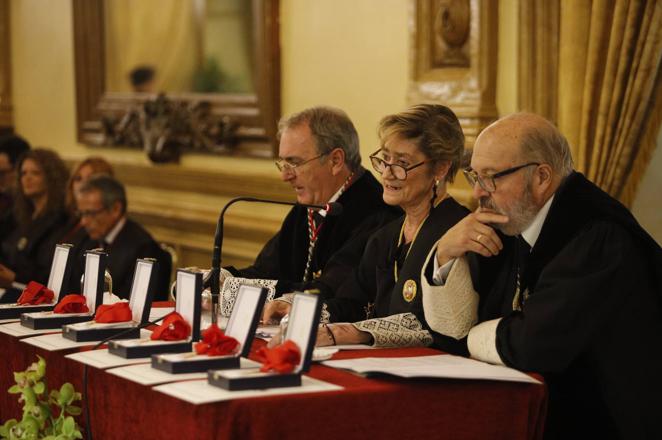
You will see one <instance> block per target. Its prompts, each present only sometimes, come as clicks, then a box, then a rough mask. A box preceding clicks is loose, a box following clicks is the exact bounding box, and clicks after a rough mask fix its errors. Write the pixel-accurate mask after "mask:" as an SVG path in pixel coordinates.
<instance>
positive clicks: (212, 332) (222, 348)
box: [193, 324, 239, 356]
mask: <svg viewBox="0 0 662 440" xmlns="http://www.w3.org/2000/svg"><path fill="white" fill-rule="evenodd" d="M201 336H202V341H200V342H197V343H196V344H195V345H194V346H193V348H194V349H195V352H196V353H197V354H206V355H207V356H224V355H227V354H234V353H236V352H237V349H238V348H239V341H237V340H236V339H235V338H233V337H232V336H226V335H225V333H223V330H221V329H220V328H218V325H216V324H212V325H210V326H209V327H207V328H206V329H205V330H204V331H203V332H202V335H201Z"/></svg>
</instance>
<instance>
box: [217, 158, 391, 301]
mask: <svg viewBox="0 0 662 440" xmlns="http://www.w3.org/2000/svg"><path fill="white" fill-rule="evenodd" d="M361 173H362V174H361V175H360V176H359V177H358V178H357V179H356V181H355V182H354V183H353V184H352V185H350V186H349V188H347V190H346V191H345V192H344V193H343V194H342V195H341V196H340V197H339V198H338V202H339V203H341V204H342V206H343V211H342V213H341V214H340V215H338V216H329V217H327V218H326V219H324V221H323V224H322V229H321V230H320V233H319V237H318V239H317V244H316V246H315V250H314V253H313V258H312V262H311V273H312V274H316V275H319V276H318V277H315V278H314V279H313V280H312V281H310V282H308V283H305V284H304V283H302V278H303V274H304V270H305V267H306V261H307V259H308V243H309V237H308V210H307V209H306V208H303V207H301V206H295V207H293V208H292V210H290V212H289V213H288V215H287V217H285V220H284V221H283V224H282V226H281V229H280V231H279V232H278V233H277V234H276V235H275V236H274V237H272V238H271V240H269V242H267V244H266V245H265V246H264V248H263V249H262V251H261V252H260V254H259V255H258V256H257V259H256V260H255V263H254V264H253V265H252V266H249V267H246V268H243V269H236V268H234V267H228V268H227V269H228V270H230V272H232V274H233V275H235V276H241V277H245V278H265V279H276V280H278V284H277V285H276V295H277V296H279V295H282V294H283V293H287V292H293V291H295V290H302V289H319V290H320V291H321V294H322V296H323V297H325V298H328V297H333V295H334V294H335V291H336V289H337V288H338V287H339V286H340V284H341V283H342V281H344V280H345V279H346V278H347V277H348V276H349V275H350V274H351V273H352V270H353V269H354V268H355V267H356V265H358V263H359V261H360V259H361V255H362V254H363V249H364V248H365V245H366V243H367V241H368V238H369V237H370V235H371V234H372V233H373V232H374V231H375V230H377V229H379V228H380V227H381V226H383V225H384V224H386V223H388V222H389V221H390V220H392V219H394V218H396V217H398V216H399V215H401V212H402V211H400V209H398V208H392V207H389V206H387V205H386V204H385V203H384V201H383V200H382V186H381V184H380V183H379V182H377V180H376V179H375V178H374V176H373V175H372V174H371V173H370V172H368V171H365V170H364V169H361Z"/></svg>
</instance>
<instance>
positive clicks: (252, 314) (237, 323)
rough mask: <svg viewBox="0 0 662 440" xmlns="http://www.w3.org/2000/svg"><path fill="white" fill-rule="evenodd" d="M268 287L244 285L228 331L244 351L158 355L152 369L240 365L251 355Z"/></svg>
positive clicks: (188, 370)
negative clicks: (234, 352) (241, 361)
mask: <svg viewBox="0 0 662 440" xmlns="http://www.w3.org/2000/svg"><path fill="white" fill-rule="evenodd" d="M266 298H267V289H264V288H260V287H255V286H241V287H240V288H239V291H238V292H237V299H236V300H235V303H234V308H233V309H232V313H231V314H230V319H229V320H228V325H227V327H226V328H225V334H226V335H227V336H231V337H233V338H235V339H236V340H237V341H238V342H239V346H240V350H239V352H238V353H236V354H233V355H223V356H208V355H206V354H202V355H197V354H195V353H192V352H189V353H184V354H158V355H153V356H152V368H156V369H158V370H161V371H165V372H167V373H171V374H180V373H199V372H203V371H207V370H209V369H211V368H238V367H239V363H240V359H241V357H242V356H244V357H245V356H247V355H248V353H249V352H250V349H251V344H252V343H253V337H254V336H255V330H256V329H257V325H258V323H259V321H260V317H261V316H262V307H263V306H264V301H265V300H266Z"/></svg>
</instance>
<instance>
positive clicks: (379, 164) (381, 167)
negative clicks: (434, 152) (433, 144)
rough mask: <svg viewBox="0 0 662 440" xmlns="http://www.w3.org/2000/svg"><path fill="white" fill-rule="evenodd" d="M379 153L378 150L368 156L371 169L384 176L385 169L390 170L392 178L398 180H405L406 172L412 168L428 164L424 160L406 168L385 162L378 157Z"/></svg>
mask: <svg viewBox="0 0 662 440" xmlns="http://www.w3.org/2000/svg"><path fill="white" fill-rule="evenodd" d="M380 151H382V150H381V149H379V150H377V151H375V152H374V153H372V154H371V155H370V163H372V167H373V168H374V169H375V171H377V172H378V173H379V174H384V172H385V171H386V169H387V168H390V169H391V174H392V175H393V177H395V178H396V179H398V180H407V172H409V171H411V170H413V169H414V168H418V167H420V166H421V165H423V164H424V163H427V162H430V160H424V161H422V162H419V163H417V164H414V165H411V166H408V167H406V166H404V165H399V164H397V163H389V162H386V161H385V160H384V159H383V158H381V157H379V152H380Z"/></svg>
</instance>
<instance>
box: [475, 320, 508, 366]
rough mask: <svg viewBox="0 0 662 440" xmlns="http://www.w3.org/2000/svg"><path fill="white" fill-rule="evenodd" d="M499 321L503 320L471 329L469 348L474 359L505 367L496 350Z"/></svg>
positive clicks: (489, 322) (481, 324)
mask: <svg viewBox="0 0 662 440" xmlns="http://www.w3.org/2000/svg"><path fill="white" fill-rule="evenodd" d="M499 321H501V318H499V319H493V320H491V321H485V322H482V323H480V324H478V325H477V326H475V327H474V328H472V329H471V331H470V332H469V338H468V340H467V346H468V347H469V354H470V355H471V357H472V358H474V359H478V360H479V361H483V362H489V363H490V364H497V365H504V363H503V361H502V360H501V356H499V352H498V351H497V348H496V330H497V326H498V325H499Z"/></svg>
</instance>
